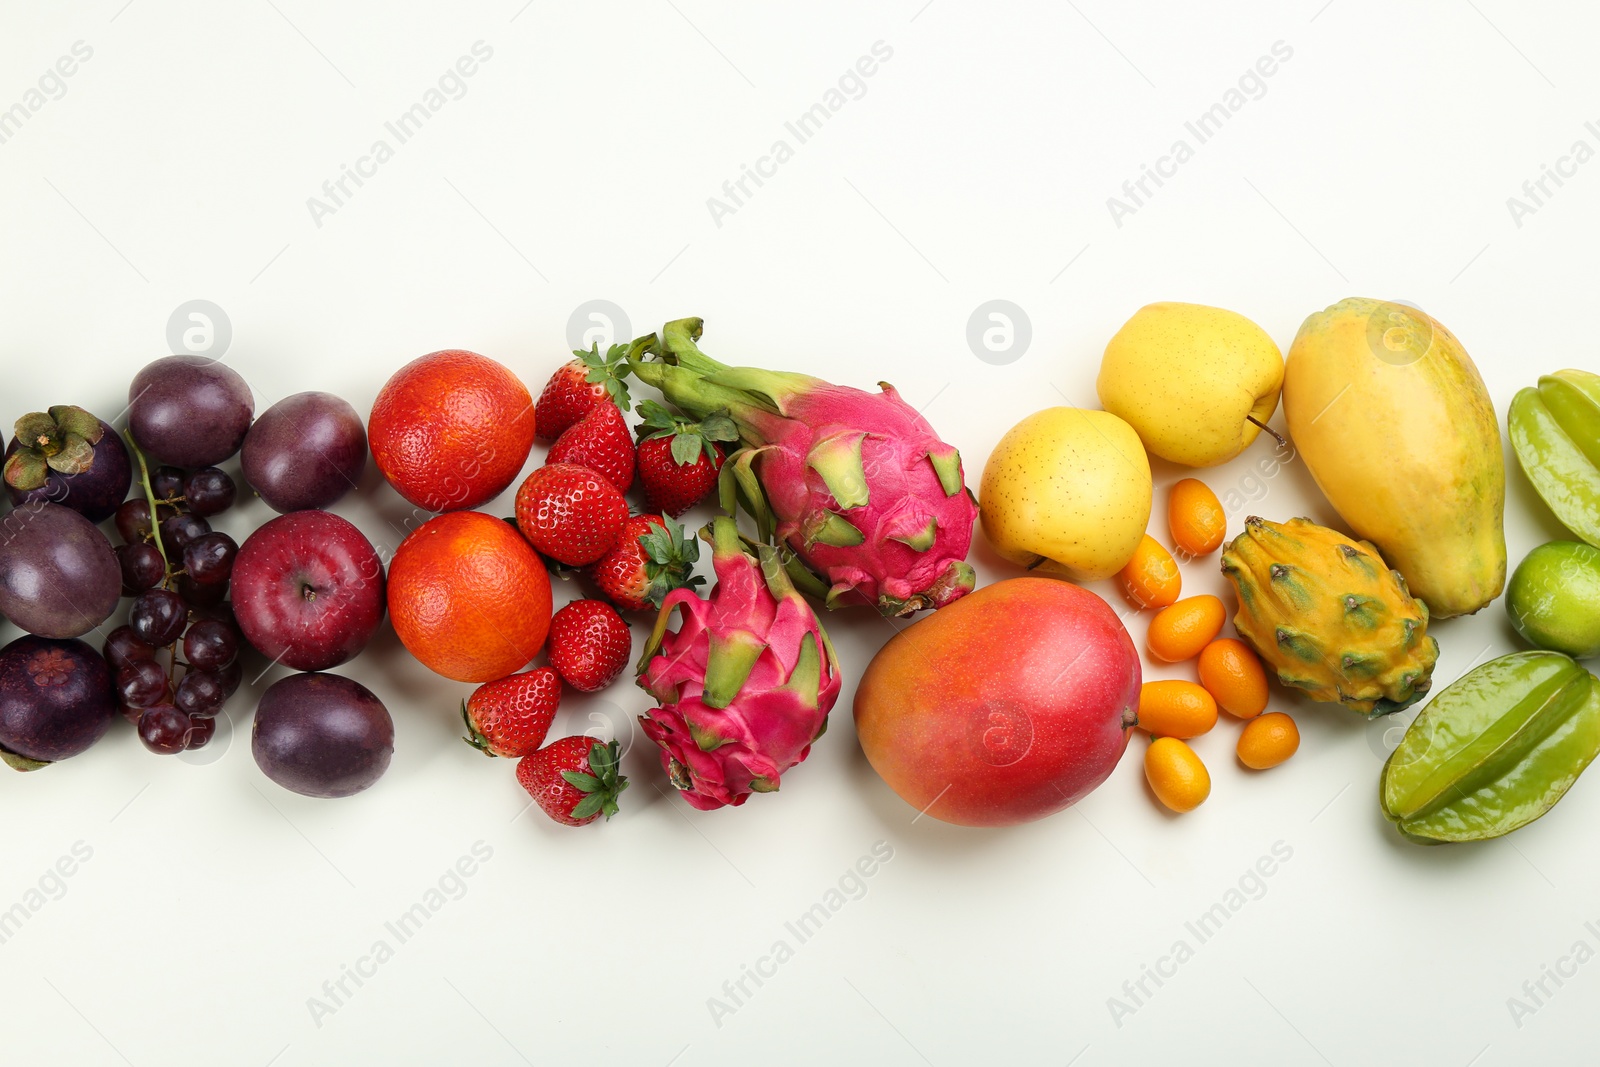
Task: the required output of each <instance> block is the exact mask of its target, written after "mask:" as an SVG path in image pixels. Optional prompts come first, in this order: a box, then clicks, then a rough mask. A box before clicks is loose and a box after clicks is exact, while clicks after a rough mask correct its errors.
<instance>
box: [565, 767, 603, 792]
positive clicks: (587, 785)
mask: <svg viewBox="0 0 1600 1067" xmlns="http://www.w3.org/2000/svg"><path fill="white" fill-rule="evenodd" d="M561 777H562V778H563V779H565V780H566V783H567V784H568V785H570V786H571V787H572V788H574V789H577V790H579V791H580V792H584V793H593V792H594V791H595V790H597V789H599V788H600V779H598V778H596V777H595V776H594V775H592V774H584V773H583V772H582V771H562V772H561Z"/></svg>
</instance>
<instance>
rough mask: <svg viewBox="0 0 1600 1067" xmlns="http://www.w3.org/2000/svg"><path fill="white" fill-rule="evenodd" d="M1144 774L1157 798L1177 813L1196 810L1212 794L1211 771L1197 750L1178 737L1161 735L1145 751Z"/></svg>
mask: <svg viewBox="0 0 1600 1067" xmlns="http://www.w3.org/2000/svg"><path fill="white" fill-rule="evenodd" d="M1144 776H1145V780H1146V781H1148V782H1149V783H1150V790H1151V792H1153V793H1155V795H1156V799H1157V800H1159V801H1161V803H1163V804H1165V805H1166V806H1167V807H1169V808H1171V809H1172V810H1173V811H1176V812H1185V811H1193V810H1194V809H1195V808H1198V807H1199V806H1200V805H1201V804H1204V803H1205V802H1206V797H1209V796H1210V795H1211V773H1210V772H1209V771H1207V770H1206V765H1205V764H1204V763H1201V762H1200V757H1199V756H1197V755H1195V751H1194V749H1192V748H1190V747H1189V746H1188V745H1186V744H1184V743H1183V742H1182V741H1179V740H1178V739H1177V738H1176V737H1158V738H1156V739H1155V740H1154V741H1151V742H1150V747H1149V748H1147V749H1146V750H1145V753H1144Z"/></svg>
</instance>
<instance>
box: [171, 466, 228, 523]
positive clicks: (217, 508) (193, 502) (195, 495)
mask: <svg viewBox="0 0 1600 1067" xmlns="http://www.w3.org/2000/svg"><path fill="white" fill-rule="evenodd" d="M238 493H239V489H238V487H237V486H235V485H234V484H233V479H232V478H230V477H228V476H227V474H225V473H224V472H222V471H220V470H218V469H217V468H215V467H202V468H200V469H199V470H197V471H192V472H190V474H189V476H188V477H187V478H185V479H184V480H183V499H184V500H185V501H187V502H188V504H189V510H190V511H192V512H194V513H195V514H196V515H199V516H202V517H204V516H209V515H220V514H222V513H223V512H224V511H227V510H228V509H229V508H231V507H233V500H234V497H236V496H238Z"/></svg>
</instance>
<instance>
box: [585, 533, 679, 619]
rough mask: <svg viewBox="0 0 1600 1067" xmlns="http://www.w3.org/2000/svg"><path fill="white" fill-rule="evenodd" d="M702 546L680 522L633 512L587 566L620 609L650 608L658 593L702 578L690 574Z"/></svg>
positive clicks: (658, 600) (655, 603) (657, 602)
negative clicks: (613, 540)
mask: <svg viewBox="0 0 1600 1067" xmlns="http://www.w3.org/2000/svg"><path fill="white" fill-rule="evenodd" d="M699 558H700V545H699V544H698V543H697V542H696V541H695V539H694V538H692V537H685V536H684V534H683V524H682V523H677V522H673V521H671V520H670V519H664V518H662V517H661V516H660V515H634V516H631V517H629V519H628V520H627V521H626V522H625V523H623V524H622V534H621V536H620V537H619V538H618V539H617V543H616V545H615V546H614V547H613V548H611V549H610V550H609V551H607V552H606V553H605V554H604V555H602V556H601V557H600V558H599V559H598V560H596V561H595V562H594V563H593V564H591V565H590V566H589V567H588V568H587V573H588V575H589V578H590V580H592V581H593V582H594V584H595V585H597V586H599V587H600V591H601V592H602V593H604V594H605V595H606V596H607V597H608V598H610V600H611V602H612V603H613V604H615V605H617V607H619V608H622V609H623V610H624V611H649V610H651V609H652V608H658V607H660V606H661V598H662V597H664V596H666V595H667V594H668V593H670V592H672V591H673V590H674V589H680V588H682V587H684V586H695V585H699V584H700V583H701V582H703V581H705V579H704V578H701V577H700V576H699V575H697V574H695V573H694V564H695V560H697V559H699Z"/></svg>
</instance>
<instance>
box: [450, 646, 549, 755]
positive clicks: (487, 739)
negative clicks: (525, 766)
mask: <svg viewBox="0 0 1600 1067" xmlns="http://www.w3.org/2000/svg"><path fill="white" fill-rule="evenodd" d="M560 703H561V676H560V675H558V674H557V673H556V672H555V671H553V670H551V669H550V668H549V667H535V668H534V669H533V670H531V671H524V672H523V673H521V674H513V675H511V676H510V677H507V678H501V679H500V680H498V681H494V682H489V683H487V684H485V685H480V686H479V687H478V688H477V689H476V690H474V692H473V694H472V696H470V697H468V698H467V699H466V700H465V701H463V702H462V704H461V718H462V720H463V721H464V722H465V723H466V724H467V736H466V737H464V738H463V739H462V740H464V741H466V743H467V744H469V745H471V746H472V747H473V748H475V749H477V750H478V751H480V752H482V753H483V754H484V755H486V756H511V757H517V756H526V755H527V754H528V753H530V752H532V751H533V750H534V749H536V748H538V747H539V746H540V745H541V744H543V743H544V735H545V734H547V733H549V732H550V723H551V721H552V720H553V719H554V718H555V717H556V708H557V706H558V705H559V704H560Z"/></svg>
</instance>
